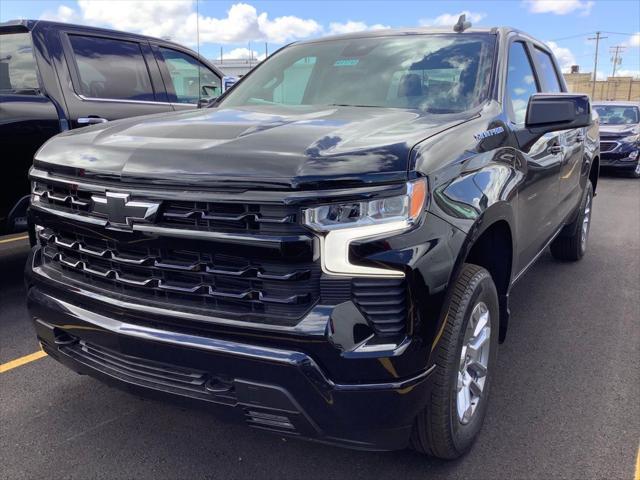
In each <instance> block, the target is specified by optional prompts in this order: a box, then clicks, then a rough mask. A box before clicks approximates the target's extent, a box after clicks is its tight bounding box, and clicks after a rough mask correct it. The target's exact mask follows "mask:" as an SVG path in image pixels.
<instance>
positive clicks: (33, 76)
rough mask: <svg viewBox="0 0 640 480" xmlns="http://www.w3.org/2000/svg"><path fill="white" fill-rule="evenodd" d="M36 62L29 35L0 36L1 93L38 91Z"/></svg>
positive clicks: (10, 34) (11, 34) (9, 34)
mask: <svg viewBox="0 0 640 480" xmlns="http://www.w3.org/2000/svg"><path fill="white" fill-rule="evenodd" d="M36 72H37V70H36V60H35V58H34V56H33V47H32V45H31V36H30V35H29V34H28V33H26V32H25V33H8V34H2V35H0V91H4V92H13V93H27V92H33V91H34V90H37V89H38V74H37V73H36Z"/></svg>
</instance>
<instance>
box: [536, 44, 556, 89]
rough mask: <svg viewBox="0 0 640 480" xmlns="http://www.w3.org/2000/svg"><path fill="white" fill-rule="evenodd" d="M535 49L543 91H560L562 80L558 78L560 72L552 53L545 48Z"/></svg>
mask: <svg viewBox="0 0 640 480" xmlns="http://www.w3.org/2000/svg"><path fill="white" fill-rule="evenodd" d="M533 51H534V52H535V55H536V60H537V61H538V67H539V68H538V73H539V74H540V78H541V80H542V84H543V92H545V93H558V92H561V91H562V88H561V87H560V81H559V80H558V74H557V72H556V67H555V66H554V65H553V60H552V59H551V55H549V54H548V53H547V52H545V51H544V50H540V49H539V48H537V47H536V48H534V49H533Z"/></svg>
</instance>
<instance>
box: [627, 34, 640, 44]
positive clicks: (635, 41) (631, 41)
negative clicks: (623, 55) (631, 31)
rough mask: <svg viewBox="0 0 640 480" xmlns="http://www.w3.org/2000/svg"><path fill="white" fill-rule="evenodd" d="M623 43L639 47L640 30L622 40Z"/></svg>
mask: <svg viewBox="0 0 640 480" xmlns="http://www.w3.org/2000/svg"><path fill="white" fill-rule="evenodd" d="M624 44H625V45H628V46H629V47H640V32H638V33H636V34H635V35H631V36H630V37H629V39H628V40H627V41H626V42H624Z"/></svg>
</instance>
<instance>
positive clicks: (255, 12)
mask: <svg viewBox="0 0 640 480" xmlns="http://www.w3.org/2000/svg"><path fill="white" fill-rule="evenodd" d="M463 11H466V12H467V17H469V18H471V20H472V21H473V22H474V24H475V25H485V26H494V25H512V26H514V27H517V28H520V29H522V30H525V31H527V32H529V33H530V34H532V35H533V36H535V37H537V38H540V39H541V40H544V41H551V42H553V43H551V45H552V47H553V48H554V50H555V51H556V55H557V57H558V59H559V61H560V63H561V65H562V66H563V69H565V70H566V69H567V68H568V66H569V65H570V64H572V63H574V62H575V63H576V64H578V65H580V68H581V70H582V71H585V72H590V71H592V70H593V54H594V46H595V45H594V44H595V42H592V41H589V40H587V38H588V37H591V36H593V32H595V31H598V30H599V31H603V32H607V33H603V35H604V36H607V37H608V38H606V39H604V40H602V42H601V44H600V52H601V57H600V58H601V60H600V62H599V67H598V71H599V76H606V75H610V74H611V67H612V64H611V61H610V54H609V50H610V48H611V47H613V46H615V45H624V46H625V47H626V48H625V50H624V51H623V60H622V65H620V66H619V67H618V68H619V71H620V72H621V73H622V74H633V75H640V33H639V32H640V2H639V1H637V0H502V1H478V0H467V1H424V0H423V1H366V0H361V1H306V0H299V1H246V2H228V1H214V0H199V1H198V2H197V3H196V0H158V1H148V0H136V1H127V0H108V1H105V0H71V1H56V0H0V21H6V20H10V19H15V18H36V19H37V18H49V19H57V20H62V21H67V22H71V23H84V24H88V25H99V26H106V27H110V28H116V29H120V30H128V31H135V32H140V33H145V34H148V35H153V36H160V37H170V38H172V39H173V40H175V41H178V42H181V43H184V44H187V45H189V46H191V47H195V45H196V38H197V37H196V25H198V26H199V30H200V49H201V52H202V53H203V54H205V55H206V56H207V57H209V58H215V57H218V56H219V54H220V48H221V47H222V48H223V50H224V52H225V56H226V57H227V58H228V57H229V55H230V54H233V56H248V55H249V49H248V47H249V42H251V50H253V51H254V52H255V53H254V55H258V56H259V55H262V54H263V53H264V49H265V46H264V45H265V41H266V42H268V45H269V51H273V50H274V49H276V48H278V47H279V46H281V45H283V44H285V43H288V42H290V41H292V40H296V39H301V38H312V37H317V36H321V35H326V34H329V33H334V32H346V31H357V30H362V29H368V28H384V27H399V26H417V25H449V24H451V23H452V22H453V20H452V19H454V18H456V17H457V15H458V14H459V13H460V12H463ZM196 12H198V13H199V16H198V15H197V14H196ZM196 18H198V19H199V21H196Z"/></svg>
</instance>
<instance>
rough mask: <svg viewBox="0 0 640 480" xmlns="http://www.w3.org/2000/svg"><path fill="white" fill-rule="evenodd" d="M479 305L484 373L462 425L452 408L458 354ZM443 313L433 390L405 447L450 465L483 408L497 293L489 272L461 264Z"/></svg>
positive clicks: (493, 351)
mask: <svg viewBox="0 0 640 480" xmlns="http://www.w3.org/2000/svg"><path fill="white" fill-rule="evenodd" d="M481 302H482V303H484V304H485V305H486V307H487V308H488V311H489V322H488V325H490V329H491V330H490V335H489V340H488V342H489V353H488V363H487V374H486V376H484V388H483V389H482V395H481V396H480V397H479V400H478V402H477V406H476V407H475V411H474V412H473V414H472V416H471V418H470V420H469V421H468V423H466V424H464V423H463V422H462V420H461V419H460V417H459V414H458V407H457V384H458V374H459V369H460V363H461V352H462V346H463V341H464V338H465V331H466V329H467V326H468V324H469V320H470V318H471V314H472V312H473V310H474V308H475V307H476V306H477V305H479V304H480V303H481ZM443 313H444V324H443V329H442V330H441V334H440V338H439V339H438V340H437V342H436V344H435V350H434V352H433V356H434V357H433V358H434V359H435V363H436V365H437V366H436V369H435V370H434V372H433V374H432V375H433V388H432V391H431V395H430V397H429V398H428V399H427V404H426V405H425V408H424V410H423V411H422V412H421V413H420V414H418V416H417V417H416V420H415V423H414V427H413V432H412V435H411V447H412V448H413V449H415V450H417V451H418V452H421V453H424V454H427V455H429V456H432V457H437V458H442V459H447V460H450V459H454V458H458V457H460V456H461V455H462V454H464V453H465V452H466V451H467V450H469V449H470V448H471V446H472V445H473V442H474V441H475V439H476V437H477V436H478V433H479V432H480V428H481V427H482V423H483V421H484V416H485V413H486V409H487V403H488V396H489V391H490V386H491V377H492V372H493V370H494V368H495V363H496V356H497V347H498V332H499V307H498V293H497V291H496V287H495V284H494V283H493V279H492V278H491V275H490V274H489V272H488V271H487V270H485V269H484V268H482V267H479V266H477V265H472V264H465V265H463V268H462V271H461V272H460V275H459V276H458V278H457V280H456V281H455V284H453V285H452V286H451V287H450V289H449V292H448V294H447V300H446V303H445V306H444V308H443Z"/></svg>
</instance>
